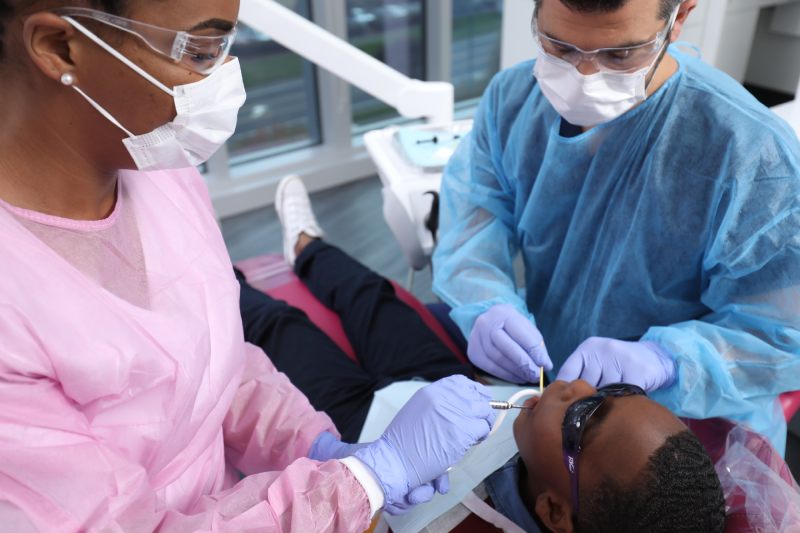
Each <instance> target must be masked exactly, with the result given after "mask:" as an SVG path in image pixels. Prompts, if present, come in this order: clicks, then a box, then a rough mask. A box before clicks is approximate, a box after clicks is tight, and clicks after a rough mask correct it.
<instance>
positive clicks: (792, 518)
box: [236, 254, 800, 533]
mask: <svg viewBox="0 0 800 533" xmlns="http://www.w3.org/2000/svg"><path fill="white" fill-rule="evenodd" d="M236 266H237V267H238V268H239V269H240V270H241V271H242V272H243V273H244V275H245V277H246V278H247V281H248V283H250V285H252V286H253V287H255V288H256V289H258V290H260V291H263V292H265V293H267V294H269V295H270V296H272V297H273V298H276V299H280V300H284V301H286V302H287V303H289V304H290V305H292V306H294V307H297V308H299V309H302V310H303V311H304V312H305V313H306V314H307V315H308V317H309V318H310V319H311V321H312V322H314V323H315V324H316V325H317V326H318V327H319V328H320V329H321V330H322V331H324V332H325V334H326V335H328V337H330V338H331V339H332V340H333V341H334V342H335V343H336V344H337V345H338V346H339V347H340V348H341V349H342V350H343V351H344V352H345V353H346V354H347V355H348V356H349V357H350V358H352V359H353V360H355V359H356V358H355V353H354V350H353V347H352V346H351V344H350V342H349V341H348V340H347V336H346V335H345V333H344V330H343V328H342V325H341V322H340V321H339V317H338V316H336V314H335V313H333V312H332V311H331V310H329V309H328V308H326V307H325V306H323V305H322V304H321V303H320V302H319V301H318V300H317V299H316V298H314V296H313V294H311V291H309V290H308V289H307V288H306V286H305V285H303V283H302V282H301V281H300V280H299V279H298V278H297V277H296V276H295V275H294V272H293V271H292V267H291V266H289V264H288V263H286V261H285V260H284V258H283V256H281V255H278V254H273V255H262V256H258V257H254V258H251V259H247V260H244V261H241V262H238V263H237V264H236ZM393 284H394V287H395V291H396V292H397V295H398V297H399V298H400V299H401V300H402V301H403V302H405V303H406V304H407V305H409V306H410V307H411V308H413V309H414V310H415V311H417V313H419V315H420V316H421V317H422V319H423V321H424V322H425V323H426V324H427V325H428V327H430V328H431V330H432V331H433V332H434V333H436V335H437V336H439V338H440V339H441V340H442V342H444V344H445V345H446V346H447V347H448V348H449V349H450V350H451V351H452V352H453V353H454V354H455V355H456V357H458V358H459V360H461V361H462V362H466V361H467V359H466V356H465V354H464V347H463V340H462V339H458V338H456V337H457V335H453V334H452V333H448V331H447V330H446V328H445V327H444V326H443V325H442V323H440V320H439V319H437V315H439V317H440V318H444V316H446V315H443V314H442V313H441V310H440V309H438V310H437V309H436V308H434V312H432V311H431V309H429V308H428V307H426V306H425V305H423V304H422V303H420V302H419V300H417V299H416V298H415V297H414V296H413V295H412V294H410V293H409V292H408V291H406V290H405V289H404V288H403V287H401V286H400V285H398V284H397V283H394V282H393ZM451 335H452V336H451ZM780 401H781V405H782V407H783V411H784V414H785V416H786V420H787V421H788V420H790V419H791V418H792V417H793V416H794V415H795V414H796V413H797V412H798V410H800V391H796V392H790V393H786V394H783V395H782V396H781V397H780ZM684 422H685V423H686V424H687V425H688V426H689V428H690V429H691V430H692V431H694V433H695V434H696V435H697V436H698V438H699V439H700V441H701V442H702V443H703V445H704V446H705V447H706V449H707V451H708V453H709V455H710V456H711V458H712V460H713V461H714V463H715V464H716V465H717V471H718V473H720V478H721V480H722V482H723V488H724V490H725V496H726V503H727V509H728V511H727V512H728V517H727V524H726V533H751V532H752V533H755V532H762V531H787V532H797V533H800V488H799V487H798V485H797V483H796V482H795V481H794V479H793V478H792V474H791V472H790V471H789V467H788V465H787V464H786V462H785V461H784V460H783V458H782V457H781V456H780V455H779V454H778V453H777V452H776V451H775V450H774V449H773V448H772V446H771V445H770V444H769V442H768V441H767V440H766V439H765V438H763V437H761V436H760V435H758V434H756V433H753V432H750V431H748V430H746V429H744V428H742V427H740V426H737V425H734V424H732V423H731V422H729V421H727V420H723V419H718V418H714V419H708V420H684ZM720 461H724V462H723V463H721V462H720ZM487 528H488V530H492V526H488V524H486V523H485V522H483V521H482V520H481V519H480V518H479V517H477V516H476V515H470V516H469V517H468V518H467V519H466V520H464V521H463V522H462V523H461V524H459V525H458V526H457V527H456V529H455V530H454V531H456V532H458V533H473V532H480V531H487Z"/></svg>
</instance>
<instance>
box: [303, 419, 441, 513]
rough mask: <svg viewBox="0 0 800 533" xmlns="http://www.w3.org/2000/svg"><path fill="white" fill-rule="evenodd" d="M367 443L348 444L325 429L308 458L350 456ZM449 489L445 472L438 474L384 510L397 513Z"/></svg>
mask: <svg viewBox="0 0 800 533" xmlns="http://www.w3.org/2000/svg"><path fill="white" fill-rule="evenodd" d="M368 444H369V443H356V444H348V443H346V442H342V441H340V440H339V439H338V438H336V437H335V436H334V435H333V434H332V433H330V432H328V431H325V432H323V433H320V435H319V437H317V439H316V440H315V441H314V443H313V444H312V445H311V449H310V450H309V451H308V458H309V459H313V460H315V461H329V460H331V459H342V458H344V457H349V456H352V455H353V454H354V453H355V451H356V450H360V449H361V448H364V447H365V446H367V445H368ZM449 490H450V480H449V478H448V477H447V474H444V475H442V476H439V477H438V478H436V479H435V480H434V481H433V482H431V483H425V484H423V485H420V486H419V487H415V488H414V489H413V490H412V491H411V492H409V493H408V494H406V495H405V497H404V498H403V500H401V501H399V502H395V503H392V504H389V505H386V507H385V510H386V512H387V513H389V514H393V515H397V514H402V513H404V512H406V511H407V510H409V509H411V508H412V507H414V506H415V505H419V504H420V503H427V502H429V501H431V499H432V498H433V495H434V493H435V492H439V493H440V494H447V491H449Z"/></svg>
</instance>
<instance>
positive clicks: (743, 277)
mask: <svg viewBox="0 0 800 533" xmlns="http://www.w3.org/2000/svg"><path fill="white" fill-rule="evenodd" d="M670 51H671V53H672V55H673V57H675V58H676V59H677V61H678V63H679V70H678V71H677V72H676V73H675V74H674V75H673V76H672V77H671V78H670V79H669V80H668V81H667V82H666V83H665V84H664V85H663V86H662V87H661V88H659V90H658V91H657V92H656V93H655V94H654V95H652V96H651V97H650V98H648V99H647V100H646V101H645V102H644V103H642V104H641V105H639V106H638V107H636V108H634V109H632V110H631V111H629V112H627V113H625V114H624V115H622V116H621V117H619V118H617V119H615V120H613V121H611V122H609V123H606V124H604V125H601V126H598V127H595V128H593V129H591V130H589V131H588V132H585V133H582V134H580V135H577V136H573V137H565V136H562V135H561V130H560V127H561V122H562V121H561V119H560V117H559V116H558V114H557V113H556V112H555V110H554V109H553V107H552V106H551V105H550V104H549V103H548V101H547V100H546V98H545V97H544V96H543V95H542V92H541V91H540V89H539V87H538V85H537V83H536V80H535V78H534V76H533V74H532V70H533V63H532V62H527V63H523V64H521V65H519V66H517V67H514V68H512V69H510V70H507V71H504V72H501V73H500V74H498V75H497V76H496V77H495V79H494V80H493V82H492V83H491V85H490V87H489V88H488V89H487V91H486V93H485V95H484V96H483V99H482V101H481V104H480V106H479V109H478V111H477V114H476V117H475V126H474V129H473V131H472V133H471V135H470V136H469V137H468V138H466V139H465V140H464V141H463V142H462V143H461V145H460V146H459V148H458V150H457V152H456V154H455V155H454V156H453V158H452V160H451V161H450V163H449V165H448V166H447V169H446V171H445V175H444V179H443V184H442V211H441V241H440V243H439V246H438V249H437V250H436V253H435V255H434V291H435V292H436V293H437V294H438V295H439V296H440V297H441V298H442V299H443V300H445V301H446V302H447V303H448V304H450V305H451V306H452V307H453V312H452V316H453V318H454V319H455V321H456V322H457V323H458V325H459V327H460V328H461V330H462V331H463V332H464V333H465V335H469V332H470V331H471V329H472V325H473V323H474V321H475V319H476V318H477V317H478V315H480V314H481V313H482V312H484V311H486V310H487V309H488V308H489V307H491V306H492V305H494V304H498V303H510V304H512V305H514V306H516V308H517V309H518V310H519V311H520V312H522V313H524V314H526V315H527V316H530V317H531V319H532V320H535V323H536V324H537V326H538V327H539V329H540V330H541V331H542V334H543V335H544V338H545V341H546V343H547V348H548V351H549V353H550V356H551V357H552V359H553V363H554V365H555V370H554V372H557V371H558V369H559V368H560V366H561V365H562V364H563V363H564V361H565V360H566V358H567V357H568V356H569V355H570V354H571V353H572V352H573V351H574V350H575V348H576V347H577V346H578V345H579V344H580V343H581V342H582V341H583V340H585V339H587V338H588V337H592V336H602V337H611V338H616V339H627V340H637V339H640V338H641V339H645V340H650V341H655V342H657V343H659V344H660V345H661V346H663V347H664V348H665V349H666V350H667V351H669V352H670V353H671V354H672V356H673V357H674V358H675V360H676V362H677V369H678V374H677V379H676V381H675V383H674V384H673V385H672V386H671V387H668V388H666V389H662V390H659V391H657V392H656V393H654V394H653V395H652V396H653V398H655V399H657V400H658V401H660V402H662V403H663V404H664V405H666V406H667V407H669V408H670V409H672V410H673V411H674V412H676V413H678V414H680V415H683V416H689V417H695V418H706V417H714V416H721V417H727V418H731V419H734V420H739V421H746V422H748V423H749V424H750V425H751V426H752V427H753V428H754V429H756V430H757V431H760V432H761V433H763V434H765V435H766V436H768V437H769V438H770V439H771V440H772V442H773V444H774V445H775V446H776V447H777V448H778V449H779V450H781V451H782V450H783V449H784V447H785V439H786V424H785V421H784V418H783V415H782V412H781V411H780V408H779V404H778V402H777V401H776V397H777V395H778V394H780V393H782V392H784V391H790V390H798V389H800V291H798V286H800V197H799V195H800V145H799V144H798V140H797V138H796V136H795V134H794V132H793V131H792V130H791V129H790V128H789V127H788V125H787V124H786V123H784V122H783V121H781V120H780V119H778V118H777V117H776V116H775V115H773V113H772V112H770V111H769V110H768V109H767V108H765V107H764V106H762V105H761V104H759V103H758V102H757V101H756V100H755V99H754V98H752V97H751V96H750V95H749V94H748V93H747V92H746V91H745V90H744V89H743V88H742V87H741V85H739V84H738V83H736V82H735V81H734V80H732V79H730V78H729V77H727V76H726V75H724V74H723V73H721V72H719V71H717V70H714V69H712V68H711V67H709V66H707V65H705V64H704V63H702V62H701V61H700V60H698V59H696V58H694V57H691V56H688V55H685V54H681V53H680V52H679V51H677V50H675V49H674V48H671V49H670ZM518 253H519V254H521V256H522V259H523V262H524V267H525V268H524V270H525V290H524V291H523V292H522V294H520V293H519V292H518V290H517V288H516V286H517V284H516V283H515V275H514V267H513V261H514V258H515V257H516V255H517V254H518ZM554 375H555V374H553V375H551V377H553V376H554Z"/></svg>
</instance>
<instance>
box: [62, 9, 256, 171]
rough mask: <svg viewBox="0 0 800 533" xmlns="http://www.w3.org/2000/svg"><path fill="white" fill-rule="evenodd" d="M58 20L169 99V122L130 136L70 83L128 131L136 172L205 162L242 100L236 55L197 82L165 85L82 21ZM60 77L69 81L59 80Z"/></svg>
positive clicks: (224, 136)
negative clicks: (171, 105)
mask: <svg viewBox="0 0 800 533" xmlns="http://www.w3.org/2000/svg"><path fill="white" fill-rule="evenodd" d="M64 18H65V19H66V20H67V21H68V22H69V23H70V24H72V26H73V27H75V29H77V30H78V31H80V32H81V33H83V34H84V35H86V36H87V37H88V38H89V39H91V40H92V41H94V42H95V43H97V44H98V45H99V46H101V47H102V48H103V49H104V50H106V51H107V52H108V53H109V54H111V55H113V56H114V57H116V58H117V59H119V60H120V61H121V62H122V63H124V64H125V65H126V66H128V67H129V68H130V69H132V70H133V71H134V72H136V73H137V74H139V75H140V76H142V77H143V78H144V79H146V80H147V81H149V82H150V83H152V84H153V85H155V86H156V87H158V88H159V89H161V90H162V91H164V92H165V93H167V94H169V95H170V96H172V97H173V99H174V102H175V110H176V112H177V116H176V117H175V118H174V119H173V120H172V122H169V123H167V124H164V125H163V126H161V127H159V128H156V129H155V130H153V131H151V132H150V133H145V134H143V135H135V134H133V133H132V132H130V131H129V130H128V129H126V128H125V127H124V126H123V125H122V124H120V122H119V121H118V120H117V119H116V118H114V117H113V116H112V115H111V113H109V112H108V111H106V110H105V109H104V108H103V107H102V106H100V104H98V103H97V102H96V101H95V100H93V99H92V98H91V97H90V96H89V95H87V94H86V93H85V92H83V91H82V90H81V89H80V88H78V87H73V88H74V89H75V90H76V91H78V93H80V94H81V96H83V97H84V98H85V99H86V100H87V101H88V102H89V103H90V104H91V105H92V106H93V107H94V108H95V109H97V111H99V112H100V113H101V114H102V115H103V116H104V117H106V118H107V119H108V120H110V121H111V122H112V123H113V124H114V125H116V126H117V127H118V128H120V129H121V130H122V131H124V132H125V133H126V134H127V135H128V138H127V139H124V140H123V141H122V142H123V144H124V145H125V147H126V148H127V149H128V152H129V153H130V155H131V157H132V158H133V161H134V163H135V164H136V167H137V168H138V169H139V170H172V169H179V168H186V167H189V166H197V165H200V164H202V163H205V162H206V161H208V159H209V158H210V157H211V156H212V155H213V154H214V153H215V152H216V151H217V150H218V149H219V148H220V147H221V146H222V145H223V144H225V142H226V141H227V140H228V139H229V138H230V137H231V135H233V132H234V131H235V130H236V120H237V117H238V113H239V109H240V108H241V107H242V105H244V102H245V98H246V94H245V89H244V83H243V81H242V73H241V69H240V67H239V61H238V59H235V58H234V59H232V60H230V61H228V62H227V63H225V64H223V65H222V66H221V67H219V68H218V69H216V70H215V71H214V72H212V73H211V74H210V75H209V76H208V77H206V78H204V79H202V80H200V81H198V82H195V83H191V84H188V85H179V86H177V87H175V88H174V89H170V88H169V87H167V86H166V85H164V84H163V83H161V82H160V81H158V80H157V79H156V78H154V77H153V76H151V75H150V74H148V73H147V72H145V71H144V70H142V69H141V68H140V67H139V66H138V65H136V64H135V63H133V62H132V61H131V60H129V59H128V58H127V57H125V56H123V55H122V54H121V53H119V52H118V51H117V50H115V49H114V48H112V47H111V46H109V45H108V44H106V43H105V42H104V41H103V40H102V39H100V38H99V37H97V36H96V35H95V34H94V33H92V32H91V31H90V30H88V29H87V28H86V27H84V26H83V25H82V24H80V23H79V22H77V21H75V20H74V19H72V18H71V17H64ZM62 81H63V82H64V83H65V84H69V83H67V81H64V78H62Z"/></svg>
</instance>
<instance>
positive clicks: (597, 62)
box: [531, 9, 678, 73]
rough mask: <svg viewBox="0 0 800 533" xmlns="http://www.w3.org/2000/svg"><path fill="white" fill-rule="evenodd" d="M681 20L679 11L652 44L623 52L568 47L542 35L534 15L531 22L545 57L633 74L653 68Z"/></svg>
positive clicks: (568, 45)
mask: <svg viewBox="0 0 800 533" xmlns="http://www.w3.org/2000/svg"><path fill="white" fill-rule="evenodd" d="M677 16H678V9H675V11H673V13H672V16H671V17H670V18H669V20H668V21H667V24H666V26H664V29H662V30H661V31H660V32H658V33H657V34H656V36H655V38H653V39H652V40H650V41H647V42H645V43H642V44H637V45H634V46H624V47H620V48H598V49H597V50H583V49H582V48H578V47H577V46H575V45H574V44H570V43H565V42H564V41H559V40H558V39H553V38H552V37H548V36H547V35H545V34H544V33H542V32H541V31H539V24H538V22H537V20H536V15H535V14H534V17H533V19H532V20H531V31H532V32H533V37H534V39H535V41H536V45H537V48H539V50H540V51H541V52H543V53H544V54H546V55H548V56H550V57H552V58H556V59H561V60H562V61H566V62H567V63H569V64H571V65H572V66H574V67H576V68H577V67H578V66H580V64H581V63H584V62H588V63H592V64H593V65H594V66H595V67H596V68H597V70H599V71H600V72H615V73H619V72H631V71H635V70H638V69H640V68H643V67H646V66H648V65H650V64H651V63H652V62H653V60H654V59H655V57H656V56H657V55H658V53H659V52H660V51H661V46H662V45H663V44H664V41H665V40H666V38H667V35H669V32H670V30H671V29H672V25H673V24H674V23H675V19H676V18H677Z"/></svg>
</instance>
